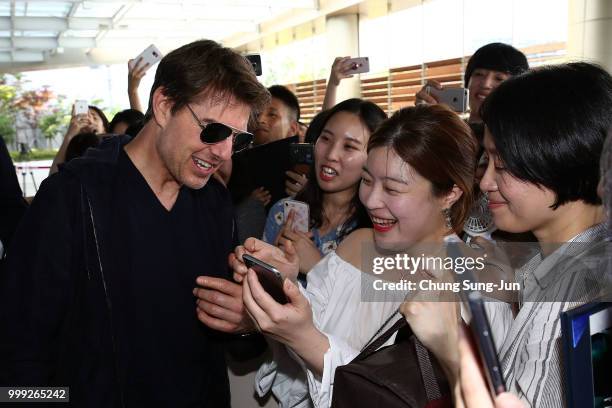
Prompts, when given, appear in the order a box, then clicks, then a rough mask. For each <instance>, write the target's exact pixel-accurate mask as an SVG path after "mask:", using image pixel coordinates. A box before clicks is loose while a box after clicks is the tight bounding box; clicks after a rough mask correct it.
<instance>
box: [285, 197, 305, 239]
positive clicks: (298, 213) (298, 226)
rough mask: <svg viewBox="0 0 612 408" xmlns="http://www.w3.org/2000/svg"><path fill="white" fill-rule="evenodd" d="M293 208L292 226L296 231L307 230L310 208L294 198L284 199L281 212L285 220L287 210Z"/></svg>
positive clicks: (287, 214) (287, 215)
mask: <svg viewBox="0 0 612 408" xmlns="http://www.w3.org/2000/svg"><path fill="white" fill-rule="evenodd" d="M291 210H293V228H294V229H295V230H296V231H301V232H308V225H309V224H310V209H309V207H308V204H306V203H303V202H301V201H296V200H287V201H285V204H284V208H283V213H284V216H285V221H286V220H287V218H288V217H289V212H290V211H291Z"/></svg>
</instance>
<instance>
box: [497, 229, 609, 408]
mask: <svg viewBox="0 0 612 408" xmlns="http://www.w3.org/2000/svg"><path fill="white" fill-rule="evenodd" d="M605 236H606V227H605V225H604V224H598V225H595V226H593V227H591V228H589V229H587V230H586V231H584V232H583V233H581V234H579V235H577V236H576V237H574V238H573V239H571V240H570V241H569V242H568V243H566V244H564V245H563V246H561V247H560V248H558V249H557V250H555V251H554V252H553V253H551V254H550V255H548V256H547V257H545V258H543V257H542V255H541V254H539V255H536V256H535V257H533V258H532V259H531V260H530V261H528V262H527V263H526V264H525V265H524V266H523V267H522V268H520V269H519V270H517V272H516V280H517V282H520V283H521V284H522V285H521V288H522V292H521V307H520V310H519V313H518V314H517V316H516V317H515V318H513V317H512V311H511V310H510V307H507V308H506V310H505V312H504V313H502V312H500V309H499V303H490V304H488V305H487V308H488V311H489V309H491V310H490V311H491V312H494V313H495V314H496V316H495V319H491V326H492V331H493V333H496V334H497V333H499V332H505V335H504V336H503V341H501V342H498V344H499V343H501V344H500V345H499V347H500V349H499V350H498V352H499V357H500V362H501V365H502V370H503V373H504V378H505V380H506V386H507V389H508V391H510V392H512V393H514V394H515V395H518V396H519V397H520V398H521V400H523V401H524V402H525V403H526V405H527V406H530V407H564V406H565V394H564V381H563V367H562V359H563V358H562V355H561V354H562V351H561V350H562V347H561V322H560V318H559V317H560V314H561V312H563V311H566V310H569V309H572V308H574V307H576V306H579V305H581V304H583V303H585V302H588V301H589V300H591V299H593V298H595V297H597V296H600V295H601V294H602V291H603V290H604V289H602V287H603V286H605V283H603V282H607V283H608V287H609V282H610V280H609V279H610V276H609V268H608V267H607V264H608V261H609V255H608V254H607V252H606V251H607V244H606V243H604V242H603V241H604V238H605ZM594 283H595V284H594ZM493 309H495V310H493Z"/></svg>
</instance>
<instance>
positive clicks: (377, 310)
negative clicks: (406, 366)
mask: <svg viewBox="0 0 612 408" xmlns="http://www.w3.org/2000/svg"><path fill="white" fill-rule="evenodd" d="M445 241H446V242H449V241H452V242H461V240H460V238H459V237H458V236H456V235H450V236H448V237H446V238H445ZM307 279H308V285H307V288H306V289H303V293H304V295H305V296H306V297H307V299H308V300H309V302H310V304H311V307H312V314H313V322H314V324H315V326H316V327H317V328H318V329H319V330H320V331H321V332H322V333H323V334H325V335H326V336H327V339H328V341H329V349H328V350H327V352H326V353H325V355H324V357H323V374H322V376H321V377H319V376H317V375H316V374H315V373H313V372H311V371H310V370H308V368H307V367H306V366H305V364H304V363H303V362H302V361H301V359H300V358H299V357H298V356H297V355H295V354H294V353H293V352H292V351H291V350H289V349H288V348H286V347H284V346H283V345H281V344H279V343H276V342H270V343H272V344H271V348H272V351H273V357H272V359H273V360H272V361H269V362H267V363H265V364H263V365H262V366H261V367H260V369H259V371H258V372H257V375H256V377H255V389H256V391H257V392H258V394H259V395H260V396H263V395H264V394H266V393H267V392H268V391H269V390H270V389H271V390H272V392H273V394H274V396H275V397H276V398H277V399H278V400H279V402H280V406H281V407H283V408H288V407H299V408H303V407H313V406H314V407H317V408H319V407H321V408H327V407H329V406H330V404H331V398H332V392H333V381H334V374H335V372H336V367H338V366H342V365H346V364H348V363H350V362H351V361H352V360H353V359H354V358H355V357H356V356H357V355H358V354H359V352H360V351H361V349H362V348H363V347H364V346H365V345H366V344H367V343H368V342H369V341H370V340H371V339H372V337H373V336H374V335H375V334H376V332H377V331H378V330H379V329H380V328H381V326H382V325H383V324H384V323H385V321H387V320H388V319H389V317H390V316H392V315H393V314H394V313H395V312H396V311H397V310H398V308H399V306H400V305H401V304H402V302H403V301H404V298H405V296H406V294H407V292H400V291H375V290H374V289H373V283H374V281H375V280H377V279H378V277H377V276H376V275H373V274H369V273H364V272H362V271H361V270H359V269H357V268H356V267H354V266H353V265H352V264H350V263H349V262H346V261H345V260H343V259H342V258H340V257H339V256H338V255H337V254H336V253H335V252H332V253H329V254H328V255H326V256H325V257H324V258H323V259H322V260H321V261H319V263H318V264H317V265H315V266H314V268H313V269H312V270H311V271H310V272H308V274H307ZM371 299H375V301H372V300H371ZM401 318H403V317H401ZM395 321H397V319H394V320H393V321H391V322H390V323H389V324H393V323H394V322H395ZM394 341H395V335H393V336H391V338H390V339H389V340H388V341H387V342H386V343H385V344H384V345H383V346H386V345H389V344H393V342H394Z"/></svg>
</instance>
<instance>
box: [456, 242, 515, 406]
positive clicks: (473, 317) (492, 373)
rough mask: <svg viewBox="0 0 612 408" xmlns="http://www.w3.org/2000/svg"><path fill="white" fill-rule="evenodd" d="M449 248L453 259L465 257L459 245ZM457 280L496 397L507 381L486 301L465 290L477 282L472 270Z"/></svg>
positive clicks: (471, 328)
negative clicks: (467, 282)
mask: <svg viewBox="0 0 612 408" xmlns="http://www.w3.org/2000/svg"><path fill="white" fill-rule="evenodd" d="M447 248H448V254H449V256H451V257H453V258H459V257H464V255H463V253H462V252H461V249H460V248H459V244H458V243H455V244H450V245H448V247H447ZM455 279H456V280H457V281H459V282H461V283H462V288H463V289H462V290H461V298H462V301H463V303H464V305H465V306H466V308H465V309H466V310H465V311H466V312H467V314H468V316H466V317H467V318H468V319H469V323H468V325H469V326H470V332H471V334H472V338H473V340H474V342H475V343H476V347H477V348H478V354H479V356H480V362H481V364H482V366H483V368H484V374H485V378H486V380H487V384H488V386H489V392H490V393H491V396H493V397H494V396H496V395H499V394H501V393H502V392H505V391H506V381H505V380H504V375H503V372H502V369H501V364H500V363H499V358H498V356H497V350H496V348H495V342H494V341H493V333H491V325H490V323H489V318H488V317H487V311H486V310H485V307H484V299H483V296H482V294H481V293H480V292H479V291H477V290H471V289H465V287H466V286H467V287H470V286H472V285H463V283H464V282H465V281H469V282H473V283H474V282H477V280H476V277H475V275H474V272H473V271H472V270H471V269H466V270H465V271H464V272H463V273H462V274H455Z"/></svg>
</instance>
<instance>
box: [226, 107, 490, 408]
mask: <svg viewBox="0 0 612 408" xmlns="http://www.w3.org/2000/svg"><path fill="white" fill-rule="evenodd" d="M477 146H478V143H477V141H476V139H475V138H474V137H473V136H472V134H471V132H470V129H469V127H468V126H467V125H466V124H465V123H463V122H462V121H461V119H460V118H459V117H458V116H457V115H456V114H455V113H453V112H452V111H450V110H449V109H448V108H446V107H443V106H439V105H436V106H417V107H413V108H405V109H402V110H400V111H398V112H396V113H395V114H394V115H393V116H392V117H391V118H389V119H388V120H387V121H385V122H384V123H383V124H382V125H381V126H380V127H379V128H378V129H377V130H376V132H375V133H374V134H373V135H372V137H371V138H370V141H369V143H368V157H367V161H366V163H365V165H364V168H363V171H362V181H361V185H360V192H359V198H360V200H361V202H362V203H363V205H364V207H365V209H366V212H367V214H368V216H369V217H370V219H371V221H372V224H373V228H371V229H360V230H357V231H354V232H353V233H352V234H350V235H349V236H348V237H347V238H346V239H345V240H344V241H343V242H342V243H341V244H340V245H339V247H338V249H337V251H336V252H331V253H330V254H328V255H327V256H326V257H325V258H323V259H322V260H321V261H320V262H319V263H318V264H317V265H316V266H315V267H314V268H313V269H312V270H311V271H310V272H309V273H308V275H307V279H308V286H307V288H306V290H304V291H300V289H299V288H298V286H296V284H295V283H293V280H294V279H295V276H296V275H297V271H298V269H299V262H300V261H299V255H298V254H297V252H296V250H295V248H294V246H293V244H292V243H291V242H289V241H288V240H285V241H283V240H281V243H282V244H283V247H284V251H283V250H280V249H278V248H275V247H272V246H270V245H268V244H266V243H264V242H262V241H258V240H255V239H249V240H247V241H246V242H245V244H244V246H241V247H238V248H237V249H236V251H235V254H234V255H233V256H230V263H231V264H232V266H233V268H234V272H235V279H237V280H242V281H243V293H242V296H243V301H244V305H245V307H246V309H247V310H248V313H249V315H250V316H251V317H252V319H253V320H254V322H255V325H256V327H258V328H259V329H260V330H261V331H262V332H263V333H264V334H265V335H266V336H268V337H269V338H270V339H273V340H276V341H274V342H271V344H272V349H273V352H274V358H273V360H272V361H270V362H269V363H267V364H264V365H263V366H262V367H261V368H260V370H259V372H258V375H257V383H256V389H257V391H258V392H259V393H260V394H264V393H265V392H267V391H268V390H269V389H270V388H271V389H272V391H273V392H274V394H275V395H276V397H277V398H278V399H279V400H280V401H281V405H282V406H284V407H285V406H297V405H300V406H309V405H314V406H321V407H327V406H329V402H330V401H331V395H332V385H333V378H334V372H335V369H336V367H338V366H340V365H344V364H347V363H349V362H350V361H351V360H352V359H353V358H354V357H355V356H356V355H357V354H358V353H359V350H361V348H362V347H363V346H364V345H365V344H366V342H367V341H368V340H369V339H370V338H371V337H372V336H373V335H374V334H375V332H376V331H377V329H379V328H380V327H381V325H383V323H384V322H385V321H388V320H389V318H396V319H401V318H402V317H401V316H400V315H399V314H398V313H397V311H398V307H399V306H400V305H401V304H402V302H403V300H404V296H405V295H406V293H405V292H401V293H399V296H398V293H396V292H393V291H380V292H377V290H378V289H377V286H376V281H377V280H378V279H379V276H378V275H375V273H374V274H373V273H372V263H369V262H366V261H364V259H362V257H363V256H364V254H365V253H366V252H373V253H374V256H377V257H378V256H385V255H388V254H389V251H400V252H408V253H412V252H415V253H416V252H418V254H419V255H421V253H422V252H421V251H425V252H427V253H430V254H436V255H439V256H443V254H444V253H445V251H446V244H447V243H449V242H454V243H460V242H461V240H460V239H459V237H458V236H457V233H458V232H459V231H461V228H462V226H463V222H464V220H465V218H466V216H467V214H468V212H469V208H470V206H471V203H472V189H473V178H474V168H475V163H476V151H477ZM245 253H248V254H251V255H253V256H255V257H257V258H260V259H263V260H265V261H266V262H268V263H270V264H272V265H274V266H276V267H277V268H279V270H281V272H283V273H284V275H285V277H288V278H289V279H285V280H284V285H283V289H284V292H285V295H286V296H287V298H288V303H287V304H285V305H281V304H279V303H277V302H276V301H275V300H274V299H272V297H271V296H270V295H269V294H268V293H267V292H265V291H264V289H263V288H262V286H261V285H260V283H259V281H258V279H257V275H255V274H254V272H253V271H252V270H248V271H247V268H246V266H245V265H244V264H243V263H242V255H243V254H245ZM368 259H371V258H368ZM364 288H365V289H364ZM364 290H365V292H364ZM367 293H369V294H370V295H372V296H373V298H371V299H369V300H373V301H367V300H368V299H366V298H364V296H365V294H367ZM457 318H458V317H457ZM453 323H454V324H456V323H457V322H453ZM392 341H393V338H392V339H390V340H389V341H388V342H387V344H388V343H390V342H392ZM453 341H456V338H455V339H453V338H452V337H449V338H448V339H447V342H446V344H445V345H444V346H446V347H451V345H452V342H453ZM292 355H297V356H298V357H299V359H298V361H299V364H298V365H297V366H296V363H295V361H294V360H293V359H292V357H291V356H292ZM301 404H305V405H301Z"/></svg>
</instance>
